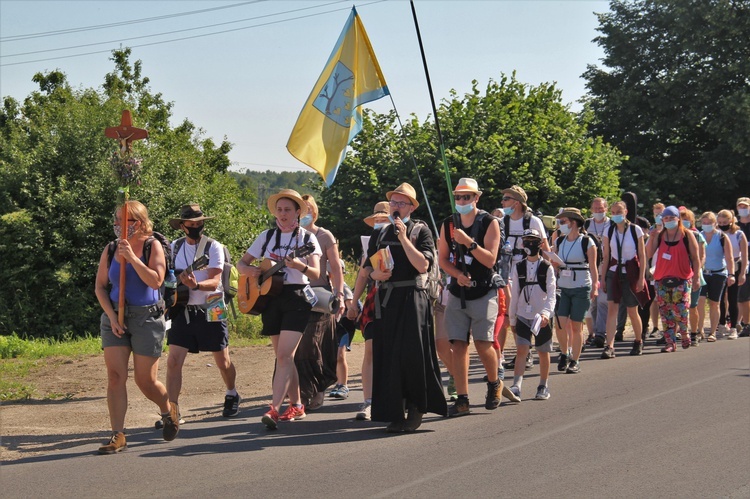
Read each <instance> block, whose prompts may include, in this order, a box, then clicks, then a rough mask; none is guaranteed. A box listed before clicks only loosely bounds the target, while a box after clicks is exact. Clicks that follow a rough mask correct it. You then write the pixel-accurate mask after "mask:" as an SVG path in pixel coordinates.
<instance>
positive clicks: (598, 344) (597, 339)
mask: <svg viewBox="0 0 750 499" xmlns="http://www.w3.org/2000/svg"><path fill="white" fill-rule="evenodd" d="M594 347H595V348H604V338H603V337H602V336H594Z"/></svg>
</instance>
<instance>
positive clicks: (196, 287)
mask: <svg viewBox="0 0 750 499" xmlns="http://www.w3.org/2000/svg"><path fill="white" fill-rule="evenodd" d="M199 289H201V285H200V283H198V282H196V283H195V287H194V288H191V290H192V291H198V290H199Z"/></svg>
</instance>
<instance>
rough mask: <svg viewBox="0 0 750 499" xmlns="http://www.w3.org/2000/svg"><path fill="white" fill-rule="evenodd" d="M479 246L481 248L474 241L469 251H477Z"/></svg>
mask: <svg viewBox="0 0 750 499" xmlns="http://www.w3.org/2000/svg"><path fill="white" fill-rule="evenodd" d="M477 246H479V245H478V244H477V242H476V241H472V242H471V244H470V245H469V251H474V250H475V249H477Z"/></svg>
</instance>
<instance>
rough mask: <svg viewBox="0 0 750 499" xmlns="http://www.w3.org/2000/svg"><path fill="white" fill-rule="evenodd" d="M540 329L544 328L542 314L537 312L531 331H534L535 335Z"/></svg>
mask: <svg viewBox="0 0 750 499" xmlns="http://www.w3.org/2000/svg"><path fill="white" fill-rule="evenodd" d="M540 329H542V316H541V315H539V314H536V315H535V316H534V320H533V321H531V332H532V333H534V336H538V335H539V330H540Z"/></svg>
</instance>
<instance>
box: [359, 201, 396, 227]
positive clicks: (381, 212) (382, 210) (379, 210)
mask: <svg viewBox="0 0 750 499" xmlns="http://www.w3.org/2000/svg"><path fill="white" fill-rule="evenodd" d="M388 215H390V212H389V211H388V201H380V202H379V203H378V204H376V205H375V208H373V209H372V215H370V216H369V217H367V218H365V219H364V221H365V223H366V224H367V225H369V226H370V227H375V219H376V218H378V217H387V216H388Z"/></svg>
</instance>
